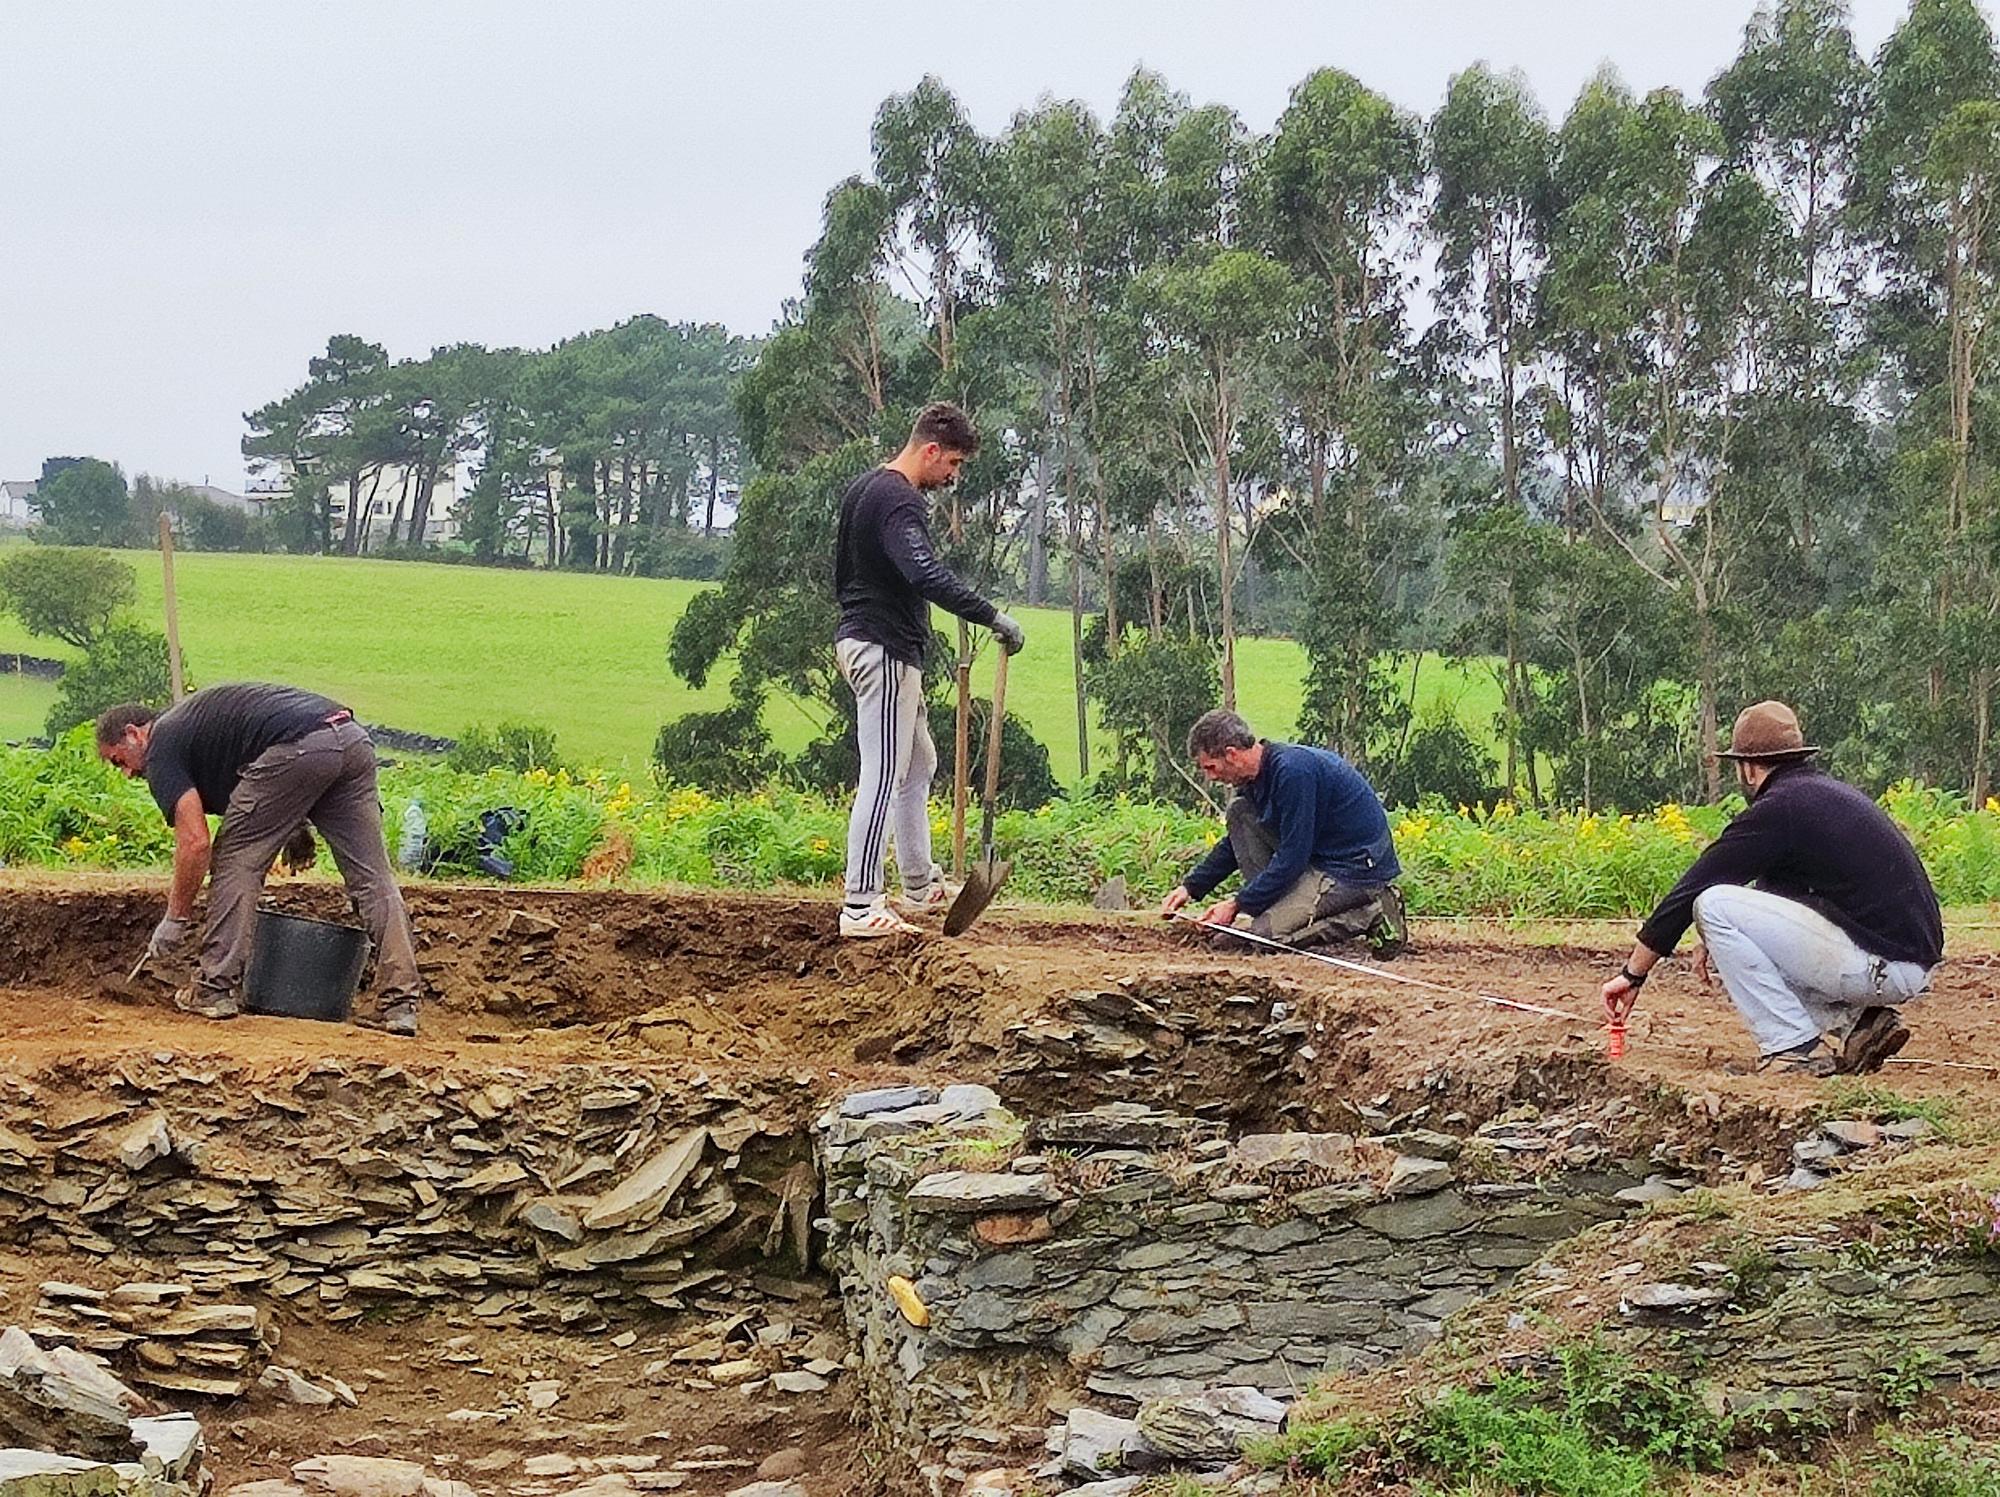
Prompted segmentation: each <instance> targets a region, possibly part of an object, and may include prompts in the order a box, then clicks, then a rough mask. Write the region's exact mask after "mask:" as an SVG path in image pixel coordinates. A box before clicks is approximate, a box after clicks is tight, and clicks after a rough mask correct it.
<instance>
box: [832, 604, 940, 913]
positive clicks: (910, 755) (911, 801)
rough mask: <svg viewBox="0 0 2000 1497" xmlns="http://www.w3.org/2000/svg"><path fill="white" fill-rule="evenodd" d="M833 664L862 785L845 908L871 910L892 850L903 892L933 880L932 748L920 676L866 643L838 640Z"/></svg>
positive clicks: (850, 831)
mask: <svg viewBox="0 0 2000 1497" xmlns="http://www.w3.org/2000/svg"><path fill="white" fill-rule="evenodd" d="M833 656H834V660H835V661H836V662H837V663H838V664H839V666H840V674H841V675H842V676H844V677H845V678H846V680H847V684H848V685H849V686H850V687H852V688H853V691H854V718H855V725H856V726H857V728H858V729H859V730H860V743H861V781H860V784H859V785H857V786H856V787H855V792H854V810H853V812H852V813H851V814H850V815H849V816H848V818H847V903H848V906H849V907H850V908H853V909H859V908H861V907H863V906H864V905H870V904H873V903H874V902H875V901H876V900H877V899H880V898H881V897H882V894H883V892H884V889H885V878H884V871H883V862H884V859H885V857H886V855H887V852H888V844H889V842H890V841H891V840H893V841H894V842H895V844H896V866H897V868H898V869H900V870H901V872H902V875H903V887H904V888H905V889H921V888H924V887H925V886H927V885H928V884H929V883H930V880H931V811H930V788H931V776H932V775H934V774H936V773H937V762H938V761H937V745H936V744H934V743H932V742H931V730H930V724H929V723H927V722H926V721H925V720H924V673H923V672H922V671H920V670H918V669H917V668H916V667H915V666H914V665H905V664H903V663H902V662H901V661H900V660H895V659H892V658H891V657H890V655H889V652H888V651H887V650H885V649H883V648H882V646H880V645H878V644H875V643H874V642H872V641H870V640H865V639H842V640H836V641H835V642H834V646H833Z"/></svg>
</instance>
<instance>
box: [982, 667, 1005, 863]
mask: <svg viewBox="0 0 2000 1497" xmlns="http://www.w3.org/2000/svg"><path fill="white" fill-rule="evenodd" d="M1006 721H1007V647H1006V646H1005V645H1002V646H1001V647H1000V658H999V660H997V661H996V662H995V663H994V666H993V715H992V716H991V717H990V718H988V719H987V721H986V797H985V799H986V805H985V806H984V808H983V809H984V810H985V812H986V824H987V826H988V827H991V826H992V825H993V802H994V800H995V799H996V798H997V797H998V795H999V794H1000V738H1001V730H1002V728H1003V726H1004V725H1005V724H1006Z"/></svg>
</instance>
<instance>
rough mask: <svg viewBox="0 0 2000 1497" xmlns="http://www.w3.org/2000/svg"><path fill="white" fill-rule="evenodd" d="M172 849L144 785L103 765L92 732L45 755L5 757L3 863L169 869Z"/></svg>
mask: <svg viewBox="0 0 2000 1497" xmlns="http://www.w3.org/2000/svg"><path fill="white" fill-rule="evenodd" d="M173 850H174V838H173V833H172V831H171V830H170V829H169V828H168V826H167V823H166V821H165V819H164V818H163V817H162V816H161V815H160V812H159V808H158V807H157V806H155V805H154V804H153V798H152V796H151V795H150V794H148V793H147V790H146V787H145V784H144V783H143V782H139V781H131V780H127V779H126V778H125V777H124V776H123V775H122V774H120V773H119V772H118V771H117V770H116V769H113V768H112V767H111V766H110V765H109V764H106V763H105V762H104V761H103V760H101V759H99V758H98V757H97V744H96V741H95V735H94V734H93V733H92V732H91V730H90V729H89V728H88V727H79V728H76V729H74V730H72V731H71V732H68V733H65V734H64V735H63V736H62V737H61V738H60V739H58V740H57V741H56V744H55V746H54V747H53V748H51V749H48V750H47V751H45V752H41V751H36V750H32V749H10V750H6V751H4V752H0V860H4V861H6V862H8V863H61V864H68V865H72V866H77V865H81V866H84V867H94V868H135V867H146V866H149V865H155V864H160V863H164V862H165V861H166V860H167V859H169V858H171V857H172V856H173Z"/></svg>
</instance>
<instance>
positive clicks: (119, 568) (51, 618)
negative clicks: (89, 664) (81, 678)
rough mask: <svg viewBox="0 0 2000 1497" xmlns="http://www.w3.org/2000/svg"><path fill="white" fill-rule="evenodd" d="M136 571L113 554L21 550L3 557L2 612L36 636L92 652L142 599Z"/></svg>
mask: <svg viewBox="0 0 2000 1497" xmlns="http://www.w3.org/2000/svg"><path fill="white" fill-rule="evenodd" d="M137 596H138V594H137V591H136V588H135V584H134V581H133V575H132V568H131V566H130V565H129V564H128V563H126V562H124V561H121V560H120V559H119V558H117V557H116V556H113V555H112V554H111V553H110V552H109V551H92V550H89V549H88V548H84V547H74V546H15V547H10V548H9V549H8V550H7V552H6V553H5V554H4V555H0V608H5V609H6V610H7V611H8V612H10V613H12V614H13V615H14V616H15V617H16V618H18V619H19V620H20V621H21V627H22V628H24V629H26V630H27V631H28V632H29V633H30V634H41V635H46V636H47V637H49V638H50V639H59V640H61V641H62V642H63V643H64V644H70V645H75V646H76V647H77V648H78V649H79V650H87V649H89V648H90V647H91V646H92V645H93V644H95V643H96V642H97V640H98V639H99V638H100V637H102V635H103V634H104V631H105V630H107V629H109V628H110V627H111V620H112V619H113V618H114V617H116V616H117V614H118V611H119V610H120V609H121V608H129V607H130V606H131V605H132V600H133V599H134V598H135V597H137Z"/></svg>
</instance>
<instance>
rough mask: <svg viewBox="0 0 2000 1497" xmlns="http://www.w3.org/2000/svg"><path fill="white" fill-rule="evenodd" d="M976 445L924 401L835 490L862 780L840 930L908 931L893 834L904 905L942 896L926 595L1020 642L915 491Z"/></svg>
mask: <svg viewBox="0 0 2000 1497" xmlns="http://www.w3.org/2000/svg"><path fill="white" fill-rule="evenodd" d="M978 450H979V433H978V432H977V431H975V430H973V426H972V422H971V420H970V419H969V418H968V417H967V416H966V414H965V412H964V411H961V410H960V409H959V408H958V407H957V406H955V405H949V404H945V403H942V402H940V403H939V404H936V405H929V406H925V407H924V409H923V412H922V413H921V414H920V415H919V416H918V417H917V424H916V425H915V426H914V427H913V428H912V429H911V431H910V439H909V441H907V442H905V443H904V444H903V450H902V451H901V452H899V453H897V454H896V455H895V456H894V457H893V458H891V459H890V460H889V461H888V462H886V463H884V464H883V465H882V466H881V467H879V468H876V469H874V470H872V471H870V472H868V473H864V474H862V476H861V477H859V478H857V479H855V480H854V482H853V483H852V484H851V485H849V487H848V490H847V492H846V494H844V495H843V496H842V497H841V501H840V541H839V550H838V552H837V554H836V557H835V560H834V595H835V596H836V597H837V598H838V599H839V600H840V627H839V628H838V629H836V630H835V631H834V636H833V639H834V645H833V653H834V659H835V660H836V661H837V662H838V664H839V666H840V674H841V675H842V676H843V677H845V678H846V680H847V684H848V685H849V686H850V687H851V688H853V691H854V705H855V722H856V725H857V727H858V728H859V730H860V743H861V783H860V785H859V787H858V788H857V789H856V791H855V795H854V811H853V813H852V815H850V816H849V818H848V822H847V898H846V901H845V903H844V904H843V905H842V906H841V911H840V933H841V934H842V935H843V936H848V937H855V938H866V937H871V936H892V935H897V934H899V933H901V932H905V931H912V930H915V929H916V927H915V926H913V925H911V924H910V923H909V922H908V921H907V920H905V919H904V918H903V917H902V915H901V914H898V913H897V912H896V911H895V910H892V909H890V908H889V904H888V899H887V896H886V893H885V887H884V871H883V861H884V857H885V855H886V853H887V843H888V842H889V841H891V840H893V841H894V842H895V844H896V863H897V867H898V868H899V870H900V871H901V873H902V881H903V897H902V900H901V904H902V907H903V910H904V911H906V912H908V913H910V914H929V913H930V912H932V911H935V910H942V909H944V908H945V907H946V906H947V905H949V904H950V903H951V893H950V891H949V890H948V889H946V888H945V884H944V874H943V871H942V870H941V869H940V868H939V867H938V866H937V864H935V863H933V862H932V861H931V816H930V803H929V795H930V784H931V776H932V775H934V774H935V773H937V746H936V745H935V744H934V743H932V742H931V731H930V725H929V724H928V723H927V722H926V721H925V720H924V650H925V648H926V647H927V646H928V645H929V644H930V638H931V610H930V605H931V604H932V603H935V604H937V605H938V606H939V607H940V608H947V609H949V610H951V612H953V613H955V614H957V615H958V616H959V617H960V618H962V619H964V620H966V621H967V622H968V623H973V624H979V625H981V626H983V627H985V628H988V629H991V630H992V631H993V632H994V634H995V635H997V636H998V637H999V640H1000V644H1001V647H1002V648H1003V649H1005V650H1006V651H1007V653H1008V654H1010V655H1011V654H1013V653H1014V652H1015V651H1016V650H1018V649H1020V648H1021V646H1022V645H1023V644H1025V643H1026V637H1025V636H1024V635H1023V634H1022V633H1021V626H1020V625H1019V624H1017V623H1015V622H1014V621H1013V620H1012V619H1010V618H1009V617H1007V615H1006V614H1004V613H1002V612H1000V611H999V610H998V609H997V608H995V607H994V606H993V605H992V604H991V603H989V602H987V601H986V599H984V598H982V597H980V596H979V594H978V593H976V592H974V591H973V590H972V589H971V588H969V587H967V586H966V585H965V584H964V583H963V582H961V581H959V579H958V578H957V577H956V576H955V575H953V573H952V571H951V569H950V568H949V567H947V566H946V565H945V564H944V563H943V562H942V561H940V560H938V557H937V549H936V547H935V546H934V545H932V543H931V532H930V525H929V523H928V521H927V519H926V511H927V509H928V504H927V501H926V498H925V496H926V495H928V494H929V493H930V492H931V491H932V490H933V489H941V488H943V487H944V486H945V485H946V484H949V483H950V482H951V481H952V480H953V479H955V478H957V477H958V470H959V468H960V467H961V466H963V464H964V462H965V460H966V459H967V458H969V457H971V456H972V455H973V453H975V452H977V451H978ZM995 731H997V728H996V729H995Z"/></svg>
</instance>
